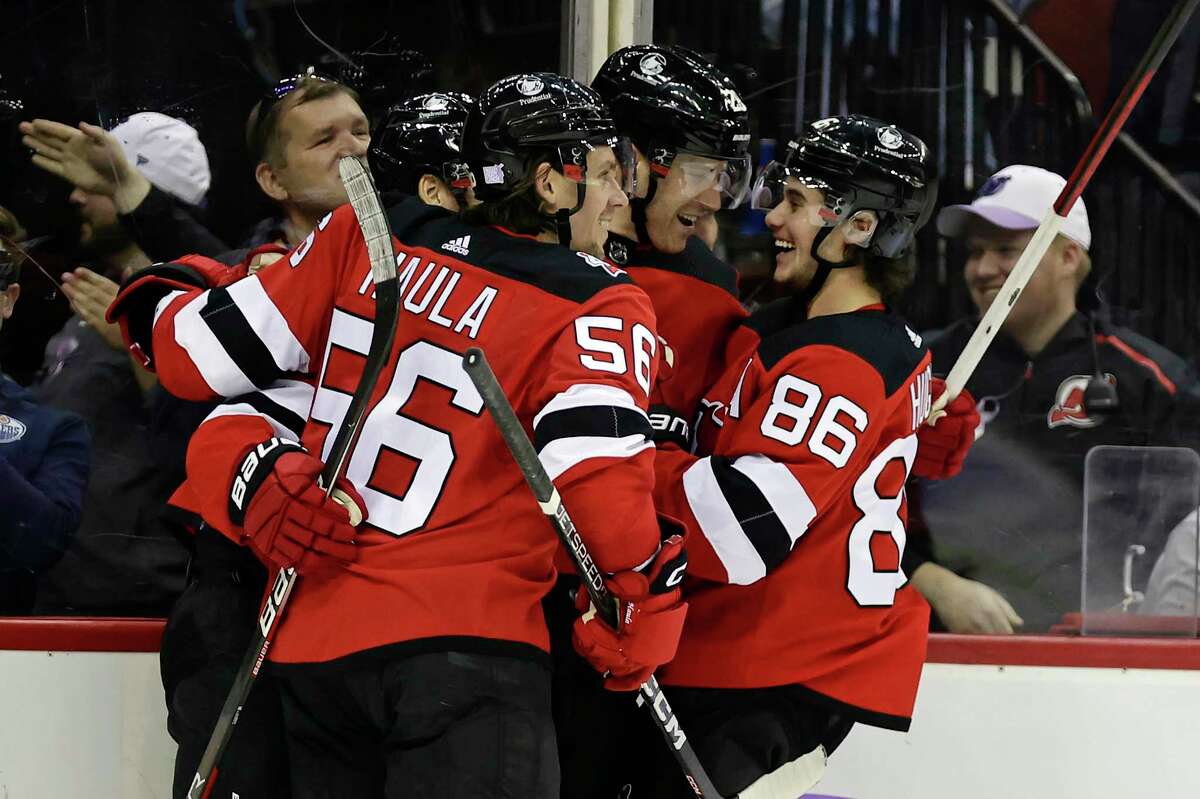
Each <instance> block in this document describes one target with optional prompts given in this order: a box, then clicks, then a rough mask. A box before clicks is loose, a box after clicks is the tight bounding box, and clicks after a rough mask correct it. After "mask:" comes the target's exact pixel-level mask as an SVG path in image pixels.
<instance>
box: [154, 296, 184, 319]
mask: <svg viewBox="0 0 1200 799" xmlns="http://www.w3.org/2000/svg"><path fill="white" fill-rule="evenodd" d="M183 294H184V292H182V291H172V292H171V293H170V294H168V295H167V296H165V297H163V298H162V299H161V300H159V301H158V305H156V306H154V324H153V325H151V327H153V326H154V325H157V324H158V317H160V316H162V312H163V311H165V310H167V306H168V305H170V304H171V303H172V302H174V300H175V298H176V297H180V296H182V295H183Z"/></svg>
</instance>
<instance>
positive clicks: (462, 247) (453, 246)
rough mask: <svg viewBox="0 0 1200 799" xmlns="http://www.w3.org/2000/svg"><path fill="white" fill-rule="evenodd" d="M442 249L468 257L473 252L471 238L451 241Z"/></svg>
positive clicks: (464, 237)
mask: <svg viewBox="0 0 1200 799" xmlns="http://www.w3.org/2000/svg"><path fill="white" fill-rule="evenodd" d="M442 249H443V250H449V251H450V252H456V253H458V254H459V255H468V254H470V251H471V237H470V236H462V237H460V238H457V239H450V241H448V242H446V243H445V244H443V245H442Z"/></svg>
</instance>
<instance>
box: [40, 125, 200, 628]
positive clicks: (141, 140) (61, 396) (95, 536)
mask: <svg viewBox="0 0 1200 799" xmlns="http://www.w3.org/2000/svg"><path fill="white" fill-rule="evenodd" d="M145 116H146V115H135V116H134V117H131V118H130V120H128V121H126V122H124V123H122V124H121V125H118V126H116V127H115V128H113V130H112V131H111V132H110V135H111V136H112V138H113V139H115V140H116V141H117V142H119V143H120V145H121V147H122V148H123V149H124V151H125V156H126V158H127V160H128V161H129V162H130V163H134V164H137V165H138V168H139V169H140V170H141V171H142V175H143V177H144V178H145V179H146V180H147V181H148V182H150V183H153V184H154V185H156V186H158V188H159V190H161V191H164V192H167V193H170V194H172V195H173V196H175V197H176V198H177V199H179V200H181V201H184V202H190V201H196V200H198V199H199V198H202V197H203V195H204V193H205V191H206V190H207V188H208V185H209V174H208V162H207V158H206V156H205V154H204V148H203V146H202V145H200V142H199V139H198V138H197V137H196V134H195V131H194V130H192V129H191V127H189V126H188V125H187V124H186V123H184V122H181V121H179V120H175V119H171V118H170V117H166V116H164V115H161V114H154V115H152V116H153V117H154V121H155V123H156V124H152V125H150V124H144V122H145V120H144V117H145ZM69 199H70V202H71V204H72V205H73V206H75V207H76V208H77V210H78V213H79V217H80V231H79V251H78V260H79V261H82V262H84V263H87V264H89V266H90V267H91V268H88V267H79V268H77V269H75V270H73V271H71V272H68V273H65V274H64V275H63V276H62V280H63V293H64V294H65V295H66V297H67V299H68V300H69V301H70V303H71V308H72V310H73V311H74V312H75V313H74V315H73V316H72V317H71V318H70V319H69V320H67V323H66V324H65V325H64V326H63V328H62V330H61V331H60V332H59V333H58V334H56V335H55V336H53V337H52V338H51V339H50V341H49V343H48V344H47V346H46V359H45V362H44V365H43V370H42V373H41V375H40V380H39V383H38V384H37V387H36V394H37V396H38V398H39V399H40V400H41V401H43V402H45V403H46V404H47V405H50V406H52V407H57V408H62V409H64V410H70V411H73V412H75V413H77V414H79V415H80V416H82V417H83V419H84V420H85V421H86V422H87V423H88V427H89V429H90V431H91V434H92V442H93V448H92V479H91V481H90V483H89V485H88V493H87V496H86V497H85V500H84V509H83V518H82V521H81V523H80V527H79V532H78V535H77V536H76V539H75V541H74V543H73V544H72V546H71V547H70V549H69V550H68V551H67V552H66V554H65V555H64V556H63V558H62V560H61V561H60V562H59V563H58V564H57V565H56V566H55V567H54V568H53V569H51V570H50V571H48V572H46V573H45V574H44V575H43V576H42V577H41V578H40V580H39V584H38V597H37V604H36V608H35V609H36V612H38V613H48V614H65V615H69V614H84V615H99V616H163V615H166V612H167V610H168V609H169V608H170V606H171V603H172V602H173V601H174V599H175V597H176V596H178V595H179V592H180V591H181V590H182V589H183V580H184V573H185V570H186V564H187V558H188V555H187V551H186V549H185V548H184V547H183V546H182V545H181V543H180V542H179V540H178V539H177V538H176V536H175V535H174V534H173V532H172V528H171V526H170V525H169V524H168V523H167V521H166V520H165V518H164V516H163V511H164V510H165V507H166V505H165V503H166V499H167V497H168V496H169V495H170V492H171V490H172V489H173V488H174V487H175V485H177V484H178V483H179V481H180V480H181V479H182V475H181V474H180V470H179V467H181V466H182V464H178V466H177V468H176V469H174V470H173V469H171V468H169V465H168V464H164V463H163V462H162V459H161V458H160V457H159V453H158V451H157V450H156V446H157V444H158V440H157V438H156V434H157V429H156V428H155V426H154V417H155V414H156V413H158V411H159V410H160V405H161V403H162V401H163V400H164V399H165V394H164V393H163V392H162V391H161V389H158V388H156V386H155V381H154V376H153V375H152V374H150V373H149V372H147V371H146V370H145V369H144V368H143V367H142V366H141V364H140V363H136V362H135V361H134V360H133V359H132V358H131V356H130V354H129V353H128V352H126V351H125V347H124V344H123V342H122V340H121V334H120V330H119V328H118V327H117V326H116V325H113V324H110V323H108V322H107V321H105V319H104V313H105V311H106V309H107V307H108V305H109V303H110V302H111V301H112V299H113V298H114V297H115V296H116V293H117V281H120V280H123V279H125V278H127V277H129V276H130V275H132V274H134V273H135V272H137V271H138V270H140V269H143V268H144V267H146V266H148V265H149V264H150V262H151V259H150V257H149V256H148V255H147V254H146V253H145V252H144V251H143V250H142V249H141V247H139V246H138V245H137V244H136V243H135V242H134V241H133V240H132V239H131V238H130V236H129V234H128V232H127V231H126V229H125V228H124V227H123V226H122V224H121V223H120V220H119V219H118V214H117V208H116V205H115V203H114V200H113V198H112V197H111V196H109V195H106V194H100V193H93V192H90V191H86V190H84V189H82V188H78V187H76V188H75V189H74V190H73V191H72V192H71V194H70V198H69Z"/></svg>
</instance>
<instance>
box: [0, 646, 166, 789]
mask: <svg viewBox="0 0 1200 799" xmlns="http://www.w3.org/2000/svg"><path fill="white" fill-rule="evenodd" d="M174 760H175V743H174V741H172V740H171V738H170V736H168V735H167V709H166V706H165V704H164V701H163V689H162V681H161V678H160V677H159V671H158V653H157V652H119V653H109V652H45V651H40V652H38V651H28V652H27V651H8V650H4V651H0V797H2V798H3V799H74V797H86V798H87V799H166V797H169V796H170V795H171V777H172V769H173V765H174Z"/></svg>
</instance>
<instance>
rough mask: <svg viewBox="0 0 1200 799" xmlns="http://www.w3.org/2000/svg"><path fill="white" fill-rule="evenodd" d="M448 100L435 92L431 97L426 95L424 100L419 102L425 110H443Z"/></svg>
mask: <svg viewBox="0 0 1200 799" xmlns="http://www.w3.org/2000/svg"><path fill="white" fill-rule="evenodd" d="M448 104H449V101H448V100H447V99H446V98H445V97H442V96H441V95H440V94H435V95H433V96H431V97H426V98H425V102H423V103H421V107H422V108H424V109H425V110H426V111H445V110H446V106H447V105H448Z"/></svg>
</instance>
